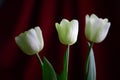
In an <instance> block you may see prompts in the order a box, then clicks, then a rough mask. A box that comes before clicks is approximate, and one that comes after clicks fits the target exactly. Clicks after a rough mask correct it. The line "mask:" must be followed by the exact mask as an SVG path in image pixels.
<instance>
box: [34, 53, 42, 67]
mask: <svg viewBox="0 0 120 80" xmlns="http://www.w3.org/2000/svg"><path fill="white" fill-rule="evenodd" d="M36 56H37V58H38V60H39V62H40V65H41V66H43V62H42V60H41V58H40V56H39V54H38V53H37V54H36Z"/></svg>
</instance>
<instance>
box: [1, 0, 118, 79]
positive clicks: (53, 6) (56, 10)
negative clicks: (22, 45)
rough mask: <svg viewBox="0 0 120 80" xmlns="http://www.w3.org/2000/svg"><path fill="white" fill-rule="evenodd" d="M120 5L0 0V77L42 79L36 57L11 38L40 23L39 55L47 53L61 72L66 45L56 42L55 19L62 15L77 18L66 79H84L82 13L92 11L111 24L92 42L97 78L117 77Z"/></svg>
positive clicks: (111, 1) (90, 0)
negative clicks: (102, 37)
mask: <svg viewBox="0 0 120 80" xmlns="http://www.w3.org/2000/svg"><path fill="white" fill-rule="evenodd" d="M119 8H120V1H119V0H0V80H41V68H40V65H39V62H38V60H37V58H36V56H28V55H26V54H24V53H23V52H22V51H21V50H20V49H19V48H18V46H17V45H16V43H15V40H14V38H15V36H17V35H19V34H20V33H21V32H24V31H25V30H28V29H30V28H33V27H35V26H40V28H41V29H42V32H43V36H44V43H45V46H44V49H43V50H42V51H41V52H40V53H39V54H40V56H41V57H42V56H46V57H47V59H48V60H49V61H50V62H51V64H52V65H53V67H54V69H55V71H56V72H57V73H58V74H60V72H61V70H62V60H63V54H64V52H65V49H66V46H64V45H62V44H61V43H60V42H59V39H58V36H57V31H56V29H55V22H60V21H61V20H62V19H63V18H66V19H68V20H72V19H78V20H79V26H80V27H79V36H78V40H77V43H76V44H74V45H73V46H71V49H70V63H69V80H83V72H84V70H83V68H84V62H85V59H86V54H87V42H86V38H85V35H84V28H85V15H86V14H92V13H95V14H96V15H97V16H99V17H102V18H108V19H109V21H110V22H111V24H112V25H111V28H110V31H109V33H108V36H107V37H106V39H105V40H104V41H103V42H102V43H100V44H95V45H94V55H95V60H96V69H97V80H119V79H120V77H119V74H120V66H119V64H120V60H119V59H120V58H119V56H120V47H119V45H120V38H119V37H120V36H119V34H120V31H119V27H120V22H119V18H120V15H119V14H120V9H119Z"/></svg>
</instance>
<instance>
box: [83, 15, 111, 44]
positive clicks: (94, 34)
mask: <svg viewBox="0 0 120 80" xmlns="http://www.w3.org/2000/svg"><path fill="white" fill-rule="evenodd" d="M110 25H111V23H110V22H108V19H107V18H105V19H102V18H98V17H97V16H96V15H95V14H92V15H91V16H89V15H86V24H85V36H86V38H87V39H88V40H89V41H91V42H94V43H100V42H102V41H103V40H104V39H105V37H106V36H107V33H108V31H109V28H110Z"/></svg>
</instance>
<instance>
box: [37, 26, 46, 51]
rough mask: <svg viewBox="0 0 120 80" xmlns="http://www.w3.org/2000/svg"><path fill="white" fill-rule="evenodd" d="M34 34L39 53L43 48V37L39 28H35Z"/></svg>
mask: <svg viewBox="0 0 120 80" xmlns="http://www.w3.org/2000/svg"><path fill="white" fill-rule="evenodd" d="M35 32H36V34H37V38H38V40H39V43H40V45H39V51H41V50H42V49H43V46H44V42H43V36H42V31H41V29H40V27H38V26H37V27H35Z"/></svg>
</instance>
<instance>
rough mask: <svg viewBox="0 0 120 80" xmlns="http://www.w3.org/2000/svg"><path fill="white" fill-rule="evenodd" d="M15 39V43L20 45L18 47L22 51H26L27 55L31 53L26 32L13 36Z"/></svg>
mask: <svg viewBox="0 0 120 80" xmlns="http://www.w3.org/2000/svg"><path fill="white" fill-rule="evenodd" d="M15 41H16V43H17V45H18V46H19V47H20V49H21V50H22V51H23V52H24V53H26V54H28V55H32V54H33V51H32V49H31V47H30V46H29V44H28V41H27V37H26V34H24V33H21V34H20V35H19V36H17V37H15Z"/></svg>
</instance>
